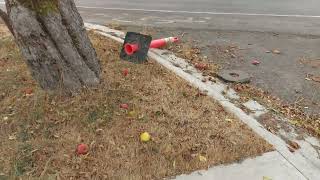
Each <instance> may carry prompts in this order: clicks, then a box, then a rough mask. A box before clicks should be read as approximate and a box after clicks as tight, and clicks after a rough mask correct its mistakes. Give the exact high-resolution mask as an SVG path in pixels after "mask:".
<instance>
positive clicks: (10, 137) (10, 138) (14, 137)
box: [9, 135, 17, 140]
mask: <svg viewBox="0 0 320 180" xmlns="http://www.w3.org/2000/svg"><path fill="white" fill-rule="evenodd" d="M16 139H17V137H16V136H15V135H11V136H9V140H16Z"/></svg>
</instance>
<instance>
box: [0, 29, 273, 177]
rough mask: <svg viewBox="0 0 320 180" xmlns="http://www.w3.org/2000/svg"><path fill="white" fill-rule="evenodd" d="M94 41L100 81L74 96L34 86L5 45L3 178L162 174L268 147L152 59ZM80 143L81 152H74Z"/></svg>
mask: <svg viewBox="0 0 320 180" xmlns="http://www.w3.org/2000/svg"><path fill="white" fill-rule="evenodd" d="M90 37H91V39H92V42H93V43H94V46H95V48H96V50H97V53H98V55H99V57H100V59H101V63H102V68H103V75H102V76H103V81H104V82H102V84H101V85H100V87H97V88H94V89H85V90H83V92H82V93H80V94H79V95H77V96H74V97H63V96H60V95H52V94H48V93H46V92H44V91H42V90H41V89H39V88H38V87H37V86H36V83H35V82H34V81H33V80H32V78H31V77H30V74H29V72H28V71H27V67H26V66H25V64H24V63H23V59H22V58H21V57H20V55H19V52H18V50H17V49H16V47H15V45H14V42H13V40H12V39H11V38H9V39H6V40H3V42H1V45H0V47H1V49H0V51H1V59H0V63H1V65H0V92H1V97H0V104H1V106H0V112H1V114H0V118H1V119H0V121H1V123H0V139H1V142H0V154H1V156H0V177H16V176H21V177H27V176H29V177H43V178H45V179H48V178H49V177H51V178H52V177H59V178H61V179H135V180H136V179H161V178H164V177H172V176H175V175H179V174H183V173H190V172H192V171H194V170H198V169H205V168H208V167H210V166H213V165H217V164H225V163H231V162H235V161H240V160H242V159H244V158H247V157H254V156H257V155H261V154H262V153H264V152H267V151H270V150H272V149H273V148H272V147H271V145H269V144H267V143H266V142H265V141H264V140H263V139H262V138H260V137H259V136H257V135H256V134H255V133H253V132H252V131H251V130H250V129H249V128H248V127H247V126H246V125H245V124H243V123H241V122H240V121H239V120H237V119H235V118H234V117H233V116H231V115H230V114H228V113H226V112H225V111H224V110H223V108H222V107H221V106H219V105H218V104H217V103H216V102H214V101H213V100H212V99H210V98H209V97H207V96H199V95H198V94H199V92H198V90H197V89H194V88H192V87H190V86H189V85H187V84H186V83H185V82H184V81H183V80H182V79H180V78H178V77H176V76H175V75H174V74H172V73H170V72H168V71H167V70H166V69H164V68H162V67H161V66H159V65H158V64H156V63H155V62H153V61H152V60H151V61H150V62H149V63H146V64H141V65H136V64H131V63H128V62H125V61H121V60H119V49H120V45H119V44H116V43H115V42H113V41H111V40H108V39H106V38H103V37H101V36H98V35H95V34H93V33H92V32H90ZM125 69H127V70H126V71H124V70H125ZM124 72H126V73H124ZM121 104H127V105H128V108H127V109H126V108H120V105H121ZM122 107H124V106H122ZM142 132H149V133H150V134H151V141H149V142H146V143H143V142H141V141H140V139H139V136H140V134H141V133H142ZM79 143H86V144H88V145H89V153H88V154H87V155H84V156H77V155H76V154H75V149H76V147H77V145H78V144H79Z"/></svg>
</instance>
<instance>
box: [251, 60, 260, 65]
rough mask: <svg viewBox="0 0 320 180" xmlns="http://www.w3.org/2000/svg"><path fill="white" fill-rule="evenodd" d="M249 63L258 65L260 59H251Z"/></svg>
mask: <svg viewBox="0 0 320 180" xmlns="http://www.w3.org/2000/svg"><path fill="white" fill-rule="evenodd" d="M251 64H253V65H259V64H260V61H258V60H253V61H252V62H251Z"/></svg>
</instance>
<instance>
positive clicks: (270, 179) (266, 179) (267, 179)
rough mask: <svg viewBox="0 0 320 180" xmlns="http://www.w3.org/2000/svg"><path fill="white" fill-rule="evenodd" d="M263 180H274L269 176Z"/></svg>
mask: <svg viewBox="0 0 320 180" xmlns="http://www.w3.org/2000/svg"><path fill="white" fill-rule="evenodd" d="M262 179H263V180H272V178H270V177H268V176H263V178H262Z"/></svg>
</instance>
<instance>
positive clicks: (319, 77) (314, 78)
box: [311, 76, 320, 83]
mask: <svg viewBox="0 0 320 180" xmlns="http://www.w3.org/2000/svg"><path fill="white" fill-rule="evenodd" d="M311 79H312V80H313V81H314V82H318V83H320V76H313V77H312V78H311Z"/></svg>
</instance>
